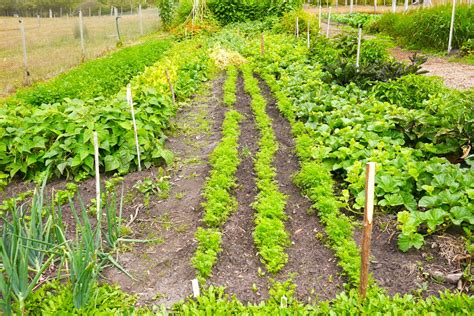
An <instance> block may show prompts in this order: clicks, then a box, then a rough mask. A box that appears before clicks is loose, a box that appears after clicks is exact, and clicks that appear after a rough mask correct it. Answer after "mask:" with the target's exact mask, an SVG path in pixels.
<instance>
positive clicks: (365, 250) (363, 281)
mask: <svg viewBox="0 0 474 316" xmlns="http://www.w3.org/2000/svg"><path fill="white" fill-rule="evenodd" d="M374 190H375V162H369V163H367V166H366V171H365V212H364V232H363V236H362V251H361V256H360V257H361V266H360V288H359V294H360V296H361V297H362V298H365V296H366V294H367V286H368V283H369V256H370V241H371V238H372V218H373V214H374Z"/></svg>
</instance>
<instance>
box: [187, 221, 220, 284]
mask: <svg viewBox="0 0 474 316" xmlns="http://www.w3.org/2000/svg"><path fill="white" fill-rule="evenodd" d="M196 239H197V241H198V248H197V250H196V253H195V254H194V256H193V258H192V264H193V267H194V268H196V270H197V271H198V275H199V278H200V279H201V280H204V279H206V278H207V277H209V276H210V275H211V273H212V267H213V266H214V264H215V263H216V261H217V254H218V253H219V252H220V251H221V248H220V244H221V233H220V232H219V230H217V229H215V228H208V229H204V228H202V227H199V228H198V230H197V231H196Z"/></svg>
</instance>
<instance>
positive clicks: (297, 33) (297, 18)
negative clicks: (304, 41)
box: [296, 16, 300, 37]
mask: <svg viewBox="0 0 474 316" xmlns="http://www.w3.org/2000/svg"><path fill="white" fill-rule="evenodd" d="M296 37H300V19H299V17H298V16H297V17H296Z"/></svg>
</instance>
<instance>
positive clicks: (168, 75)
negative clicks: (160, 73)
mask: <svg viewBox="0 0 474 316" xmlns="http://www.w3.org/2000/svg"><path fill="white" fill-rule="evenodd" d="M165 75H166V80H167V81H168V86H169V87H170V92H171V97H172V98H173V104H174V105H175V104H176V94H175V93H174V87H173V83H172V82H171V78H170V74H169V72H168V69H165Z"/></svg>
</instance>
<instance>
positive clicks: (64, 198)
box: [54, 182, 77, 205]
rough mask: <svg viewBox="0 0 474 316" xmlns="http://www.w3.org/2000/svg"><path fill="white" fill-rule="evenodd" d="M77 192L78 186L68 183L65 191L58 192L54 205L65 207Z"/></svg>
mask: <svg viewBox="0 0 474 316" xmlns="http://www.w3.org/2000/svg"><path fill="white" fill-rule="evenodd" d="M76 192H77V184H75V183H71V182H70V183H68V184H66V189H65V190H58V191H57V192H56V195H55V197H54V204H56V205H63V204H65V203H67V202H68V201H69V200H70V199H72V198H74V195H75V194H76Z"/></svg>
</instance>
